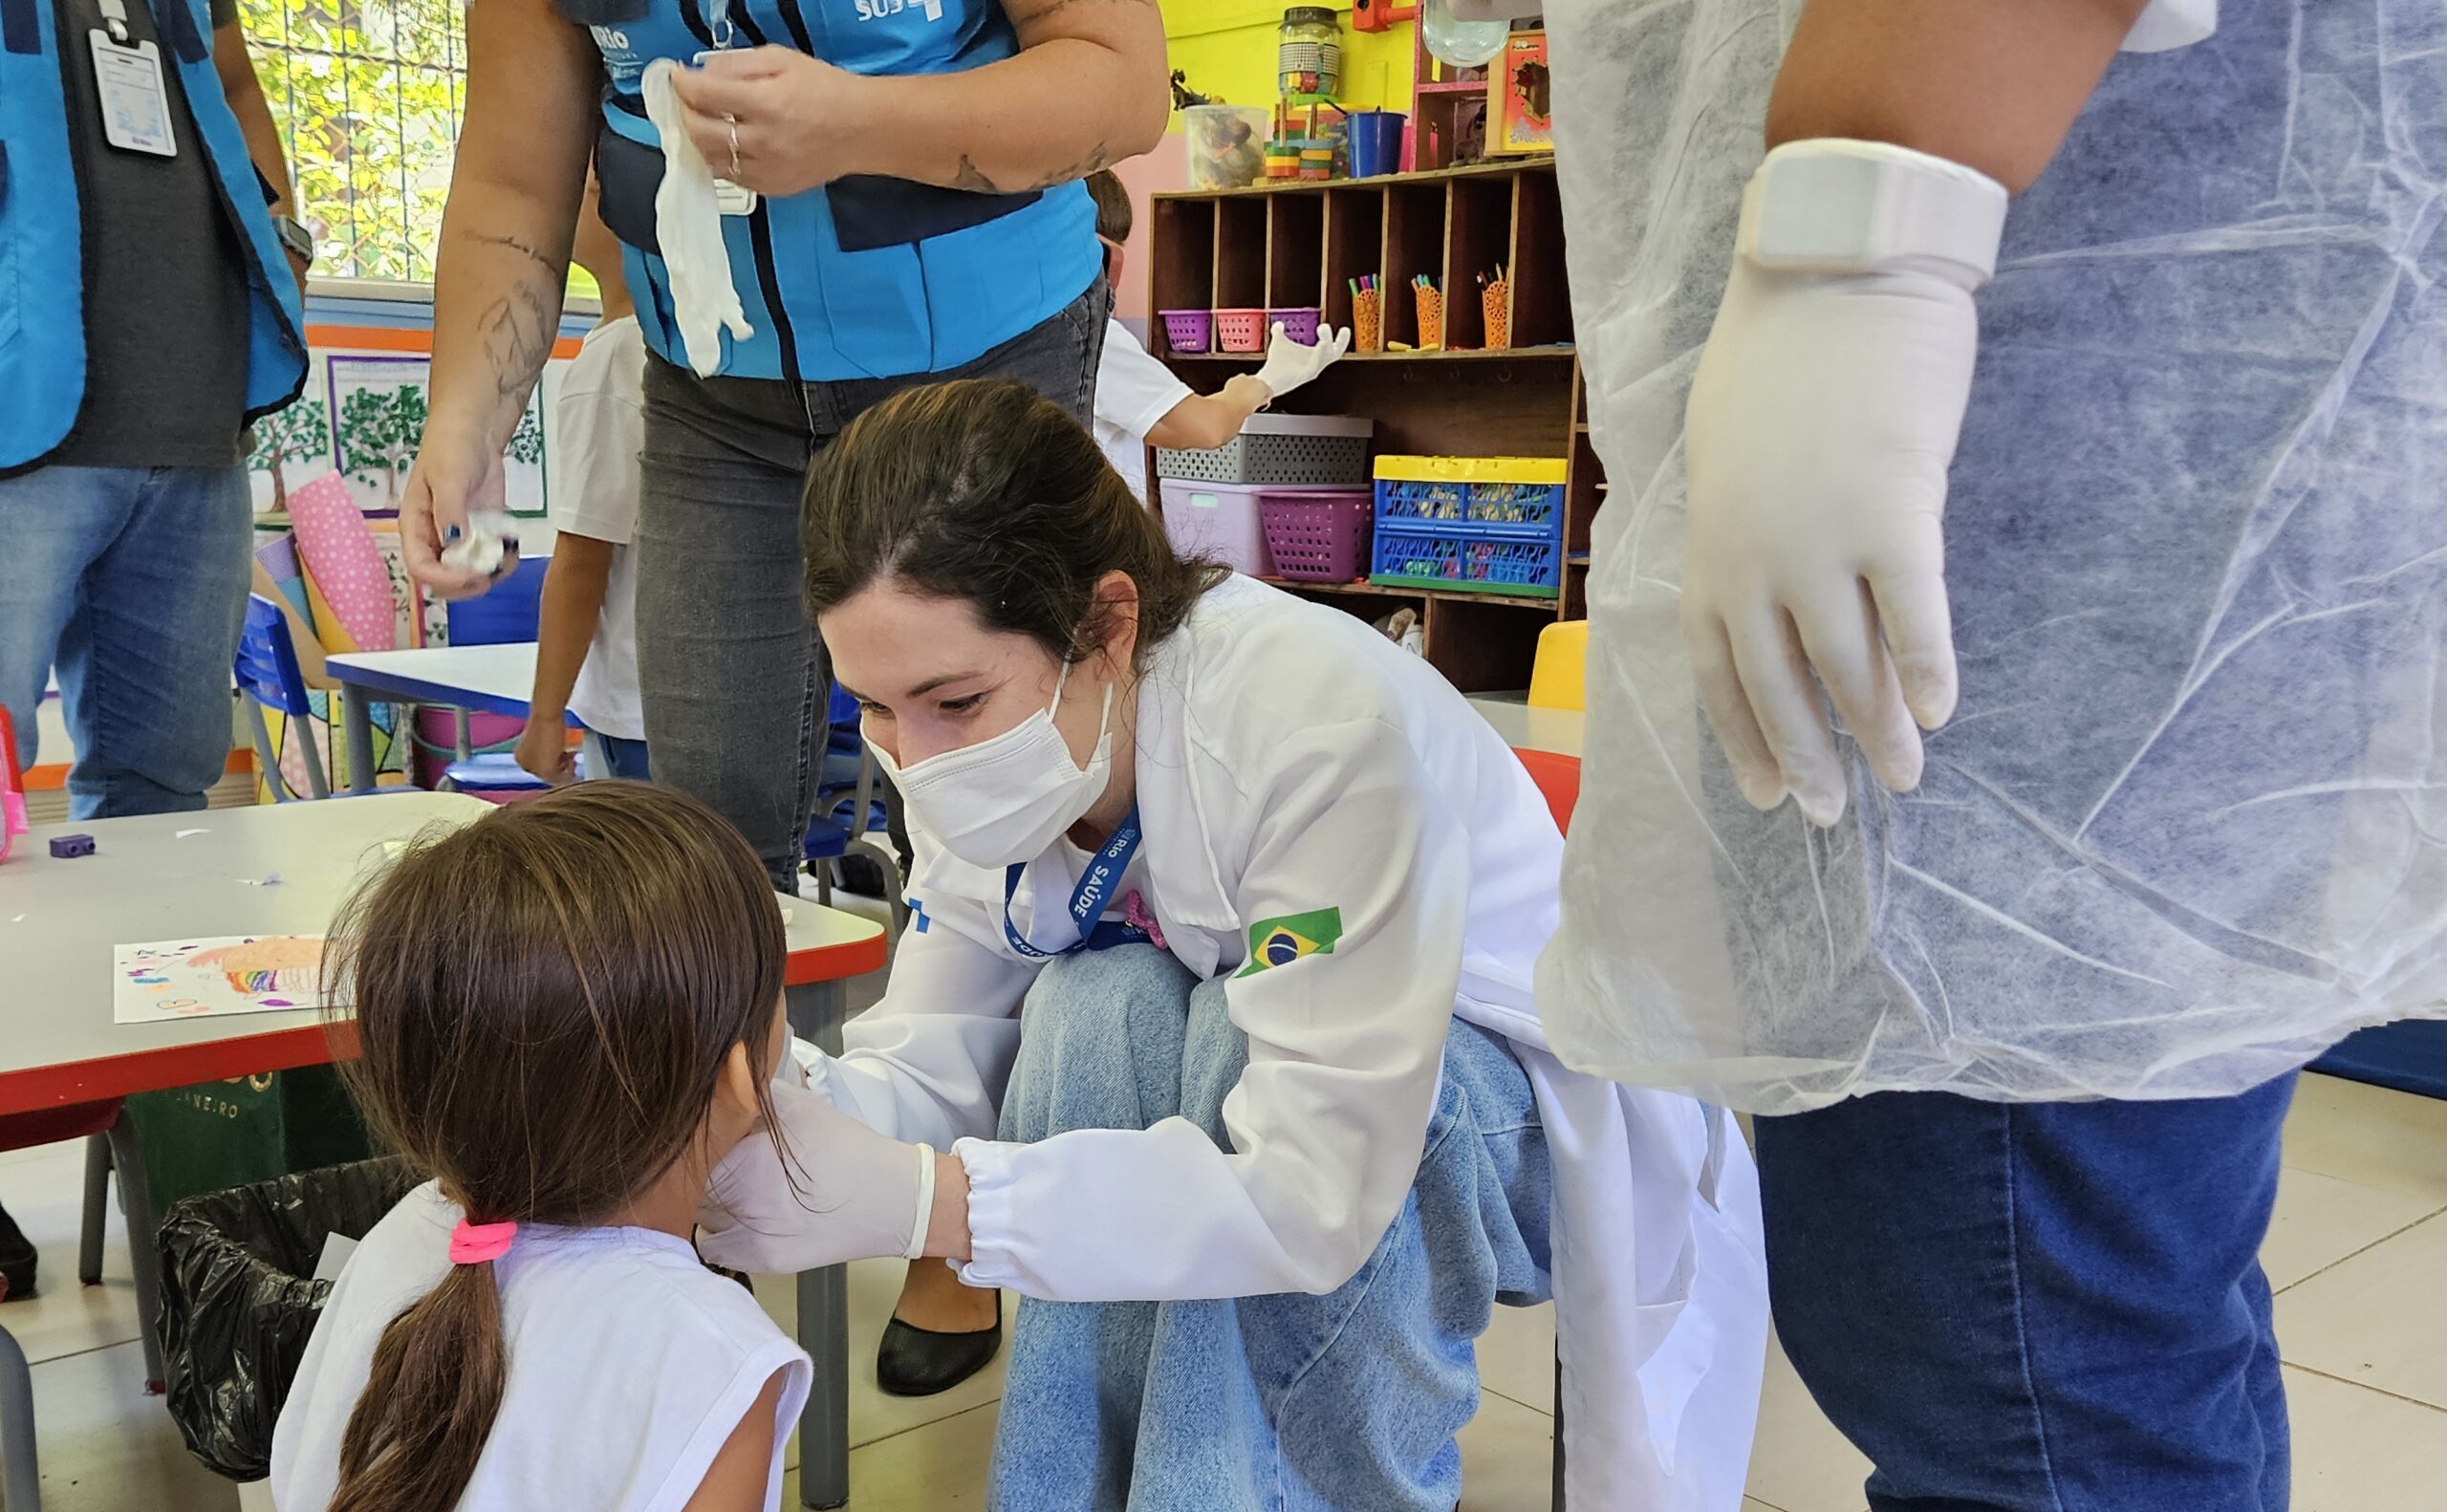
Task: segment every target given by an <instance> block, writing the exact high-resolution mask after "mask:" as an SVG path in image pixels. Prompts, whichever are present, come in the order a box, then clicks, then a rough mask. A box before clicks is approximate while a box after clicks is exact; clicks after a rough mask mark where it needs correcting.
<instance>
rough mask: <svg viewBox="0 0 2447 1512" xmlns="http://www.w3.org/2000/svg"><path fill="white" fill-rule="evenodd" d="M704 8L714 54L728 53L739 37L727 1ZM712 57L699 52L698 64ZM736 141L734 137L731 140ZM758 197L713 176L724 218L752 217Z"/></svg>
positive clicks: (708, 2)
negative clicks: (732, 22) (732, 23)
mask: <svg viewBox="0 0 2447 1512" xmlns="http://www.w3.org/2000/svg"><path fill="white" fill-rule="evenodd" d="M704 6H705V34H706V35H708V36H710V37H712V38H713V41H714V49H713V50H714V52H716V53H724V52H728V51H729V49H730V44H731V40H732V39H733V38H734V37H736V36H737V35H738V34H739V30H738V28H736V27H734V26H732V25H731V20H730V0H704ZM711 55H712V54H706V53H700V54H697V61H698V62H699V63H701V64H702V63H704V61H705V59H706V58H707V57H709V56H711ZM731 130H732V132H733V133H736V132H737V131H738V130H739V126H738V123H737V122H736V121H734V122H733V123H732V125H731ZM734 140H736V137H734ZM757 198H758V196H757V193H756V191H755V190H753V189H743V188H741V187H740V186H739V185H738V184H733V183H731V182H730V181H729V180H728V179H725V178H724V177H723V176H722V175H721V174H719V173H717V174H715V175H714V205H715V207H716V208H718V209H720V210H721V211H722V213H723V214H724V215H725V216H737V215H752V214H754V213H755V211H756V203H757Z"/></svg>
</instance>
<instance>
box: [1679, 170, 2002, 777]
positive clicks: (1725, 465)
mask: <svg viewBox="0 0 2447 1512" xmlns="http://www.w3.org/2000/svg"><path fill="white" fill-rule="evenodd" d="M1810 154H1815V155H1817V156H1816V157H1814V158H1809V159H1808V160H1807V161H1806V162H1805V163H1804V167H1805V170H1806V171H1805V174H1804V175H1802V176H1794V175H1789V174H1788V175H1787V176H1786V177H1785V178H1783V179H1782V180H1778V179H1776V178H1774V177H1772V176H1773V175H1774V174H1775V172H1776V171H1777V170H1778V168H1779V166H1780V164H1782V163H1787V162H1794V161H1795V160H1796V159H1797V158H1800V157H1802V156H1803V155H1810ZM1830 166H1831V167H1832V170H1833V171H1831V172H1824V171H1815V170H1818V169H1821V168H1826V167H1830ZM1898 170H1899V171H1900V172H1901V174H1902V179H1901V181H1900V187H1899V190H1898V188H1897V181H1895V179H1893V178H1892V177H1890V178H1889V179H1888V181H1887V192H1886V196H1885V198H1884V200H1883V201H1882V202H1881V204H1879V205H1875V206H1873V205H1866V204H1864V205H1845V204H1843V203H1841V202H1842V200H1843V198H1844V196H1845V195H1846V194H1847V193H1848V192H1851V191H1852V190H1858V191H1859V192H1860V195H1861V197H1862V198H1863V199H1864V200H1865V201H1866V200H1867V199H1869V198H1871V197H1872V194H1873V191H1872V188H1871V185H1872V184H1873V180H1874V178H1875V176H1876V175H1877V174H1878V173H1880V172H1886V173H1889V174H1890V175H1892V174H1893V173H1894V172H1895V171H1898ZM1803 184H1806V185H1808V187H1809V189H1810V191H1811V192H1810V193H1809V194H1806V195H1801V196H1797V197H1796V196H1791V195H1787V198H1786V201H1785V203H1783V204H1782V205H1777V206H1776V207H1775V208H1772V209H1771V208H1767V207H1766V202H1767V201H1768V199H1769V195H1770V194H1771V193H1773V192H1776V191H1779V190H1789V189H1792V188H1794V187H1795V186H1796V185H1803ZM1982 186H1984V189H1983V187H1982ZM1986 191H1993V194H1991V193H1989V192H1986ZM1898 192H1899V194H1900V195H1902V196H1903V197H1905V198H1908V199H1911V200H1912V201H1913V202H1914V205H1915V207H1916V209H1917V210H1918V212H1919V213H1920V214H1921V215H1922V216H1925V215H1926V213H1927V210H1928V208H1929V207H1930V206H1932V205H1938V206H1943V207H1945V208H1946V209H1948V210H1949V211H1951V212H1953V221H1952V222H1950V223H1949V224H1947V225H1945V226H1943V227H1938V228H1937V229H1936V230H1933V229H1932V228H1931V227H1929V226H1928V225H1927V224H1926V223H1925V221H1921V222H1916V221H1915V219H1914V217H1913V216H1912V215H1909V214H1901V213H1891V212H1892V210H1893V206H1894V204H1895V197H1896V195H1897V194H1898ZM2005 198H2006V197H2005V191H2004V189H2003V186H2002V185H1999V184H1996V183H1994V182H1993V181H1991V180H1989V179H1986V178H1984V177H1982V176H1981V175H1980V174H1978V173H1975V172H1973V171H1972V170H1971V169H1968V168H1964V167H1961V166H1960V165H1959V164H1956V163H1951V162H1945V161H1943V160H1941V159H1938V158H1932V157H1929V156H1927V155H1926V154H1923V153H1916V152H1910V151H1907V150H1906V149H1903V148H1899V147H1888V146H1884V145H1883V144H1873V143H1866V142H1846V141H1804V142H1795V143H1791V144H1788V145H1787V146H1785V147H1782V148H1779V149H1777V151H1776V152H1775V153H1773V154H1770V155H1769V157H1768V159H1767V162H1765V164H1763V165H1762V166H1761V168H1760V170H1759V176H1758V177H1757V178H1754V179H1753V180H1752V183H1751V188H1750V192H1749V193H1748V195H1747V196H1746V197H1745V199H1744V202H1743V220H1742V233H1741V248H1740V250H1739V251H1738V252H1737V255H1736V257H1735V259H1734V267H1733V275H1732V277H1731V279H1730V280H1729V281H1728V282H1727V284H1726V286H1725V294H1724V303H1723V304H1722V306H1721V307H1720V308H1719V310H1718V312H1717V320H1716V325H1715V328H1714V329H1713V330H1712V331H1711V332H1710V333H1709V335H1708V344H1707V347H1706V349H1705V351H1704V352H1703V353H1702V354H1701V356H1700V367H1699V372H1698V374H1697V376H1696V378H1694V380H1693V383H1692V389H1691V400H1690V409H1689V413H1688V416H1687V417H1686V430H1685V436H1684V443H1685V449H1686V461H1687V464H1688V466H1689V471H1690V526H1689V537H1688V543H1687V547H1686V551H1685V555H1684V559H1683V567H1682V628H1683V634H1684V636H1685V637H1686V639H1687V640H1688V642H1689V647H1690V652H1691V660H1692V672H1693V676H1694V678H1695V679H1696V680H1697V682H1698V684H1699V692H1700V702H1702V704H1703V705H1704V706H1705V708H1706V710H1707V716H1708V723H1709V724H1711V725H1712V726H1713V727H1714V728H1715V730H1716V733H1717V738H1718V740H1719V741H1720V742H1722V745H1723V746H1724V751H1725V756H1726V759H1727V760H1728V762H1729V763H1730V764H1731V766H1732V768H1733V773H1734V777H1735V780H1736V781H1737V782H1739V783H1740V784H1741V786H1742V790H1743V794H1744V795H1745V796H1746V797H1748V798H1749V800H1750V801H1751V802H1752V803H1754V804H1756V805H1758V806H1759V807H1760V808H1762V809H1772V808H1774V807H1775V806H1776V805H1777V804H1779V803H1781V802H1782V801H1783V800H1784V797H1785V795H1786V794H1787V793H1790V794H1791V795H1792V796H1793V797H1794V799H1795V800H1796V801H1797V802H1798V803H1799V805H1800V807H1801V810H1802V812H1803V813H1804V814H1805V815H1806V816H1807V817H1808V819H1809V820H1810V821H1811V822H1812V823H1815V824H1819V825H1832V824H1834V823H1835V822H1836V821H1837V820H1838V819H1840V818H1841V817H1842V816H1843V813H1844V804H1845V797H1846V787H1845V781H1844V768H1843V764H1842V763H1841V761H1840V760H1838V758H1837V755H1836V750H1835V741H1834V736H1833V733H1832V731H1831V730H1830V727H1829V724H1828V720H1827V715H1826V705H1825V703H1824V702H1822V701H1821V699H1820V696H1819V690H1818V686H1817V685H1816V684H1814V683H1813V682H1812V681H1811V679H1810V674H1811V673H1812V672H1815V673H1816V674H1817V676H1818V680H1819V681H1820V682H1823V683H1824V684H1825V685H1826V690H1827V694H1828V696H1829V698H1830V699H1831V701H1832V702H1833V703H1834V706H1835V710H1836V712H1837V713H1838V714H1840V715H1842V716H1843V719H1844V724H1845V725H1846V727H1847V728H1848V729H1849V730H1850V731H1851V735H1852V738H1853V739H1854V740H1856V741H1858V742H1859V743H1860V745H1861V748H1862V751H1863V753H1864V754H1865V755H1867V757H1868V758H1869V762H1870V767H1871V769H1872V770H1873V772H1874V773H1875V774H1876V775H1877V778H1878V780H1879V781H1881V782H1883V783H1884V784H1885V785H1886V786H1887V787H1889V788H1894V789H1895V790H1896V791H1898V792H1900V791H1908V790H1909V789H1911V788H1914V787H1916V785H1917V784H1918V783H1919V780H1920V767H1921V747H1920V736H1919V731H1918V730H1916V729H1915V728H1914V727H1913V722H1914V721H1915V720H1917V721H1918V723H1919V724H1920V725H1921V726H1922V727H1923V728H1927V729H1935V728H1937V727H1938V725H1940V724H1944V723H1945V721H1946V720H1947V719H1948V718H1949V717H1950V716H1951V715H1952V714H1953V712H1954V704H1955V696H1956V680H1955V658H1954V634H1953V627H1952V624H1951V621H1950V618H1949V613H1948V608H1947V603H1946V589H1945V535H1944V529H1943V519H1944V515H1945V503H1946V469H1947V466H1948V465H1949V464H1951V463H1952V462H1953V460H1954V449H1955V442H1956V440H1957V438H1958V436H1959V435H1960V431H1961V428H1962V413H1963V406H1964V403H1965V401H1966V400H1968V399H1969V397H1970V390H1971V371H1972V361H1973V357H1974V356H1975V355H1976V352H1977V349H1978V346H1979V334H1980V328H1979V322H1978V319H1977V317H1976V315H1975V313H1974V312H1973V309H1972V301H1971V294H1972V291H1973V290H1975V289H1977V288H1978V287H1979V286H1980V285H1981V283H1982V282H1984V281H1985V280H1986V277H1987V273H1988V270H1989V269H1990V268H1993V266H1994V262H1995V248H1996V234H1995V233H1996V231H1997V229H1999V228H2001V227H2002V226H2003V219H2004V210H2005ZM1796 199H1799V200H1800V201H1801V202H1803V203H1794V201H1795V200H1796ZM1991 212H1993V219H1992V220H1991V221H1990V223H1989V224H1988V226H1987V227H1984V228H1983V227H1981V226H1980V225H1978V224H1976V223H1977V221H1978V219H1979V217H1980V216H1981V215H1987V214H1990V213H1991ZM1771 216H1781V217H1782V219H1781V220H1770V221H1767V222H1766V223H1765V224H1768V225H1774V226H1779V227H1786V228H1793V227H1799V228H1800V229H1801V232H1802V233H1804V234H1799V235H1798V237H1796V236H1793V235H1787V236H1785V237H1783V238H1781V239H1779V238H1770V239H1769V240H1770V241H1771V242H1772V243H1773V246H1774V248H1790V247H1792V246H1796V245H1801V246H1806V245H1807V244H1808V242H1809V241H1810V240H1811V237H1810V236H1809V235H1808V234H1806V233H1807V232H1808V231H1809V229H1810V228H1812V227H1825V226H1830V225H1832V226H1844V225H1849V224H1854V223H1867V224H1872V225H1881V226H1883V227H1886V230H1887V235H1888V237H1889V238H1890V242H1891V243H1892V240H1893V238H1895V237H1896V236H1900V237H1902V238H1904V239H1905V240H1904V241H1903V242H1902V243H1901V244H1900V245H1889V246H1887V247H1886V248H1884V249H1883V250H1882V251H1881V253H1880V254H1879V255H1878V256H1876V257H1875V258H1874V259H1873V261H1874V267H1875V270H1873V271H1858V272H1830V271H1798V270H1792V266H1793V265H1794V264H1795V263H1797V262H1799V263H1803V264H1807V263H1808V257H1807V256H1806V255H1805V256H1795V255H1792V254H1791V253H1790V252H1789V251H1787V253H1786V255H1783V256H1782V257H1776V256H1773V255H1768V256H1762V255H1758V253H1757V249H1758V248H1760V246H1761V236H1760V227H1761V226H1762V224H1763V217H1771ZM1964 221H1969V222H1972V223H1974V224H1970V225H1963V224H1960V223H1961V222H1964ZM1940 231H1941V232H1942V233H1943V234H1939V232H1940ZM1916 234H1917V235H1919V236H1920V237H1922V238H1923V239H1924V240H1925V241H1927V242H1928V243H1930V244H1932V245H1936V246H1939V247H1941V248H1944V249H1945V250H1946V251H1947V252H1949V253H1954V254H1960V253H1961V250H1962V248H1963V247H1964V246H1965V245H1966V244H1969V245H1973V246H1977V245H1978V244H1980V243H1981V240H1982V238H1983V236H1984V239H1985V246H1986V248H1987V251H1986V265H1985V266H1981V267H1972V266H1967V265H1966V264H1965V263H1964V262H1963V261H1960V260H1959V258H1958V256H1923V255H1916V254H1915V252H1914V250H1913V248H1912V246H1911V243H1910V238H1912V237H1913V236H1915V235H1916ZM1841 239H1842V238H1840V237H1834V238H1830V241H1840V240H1841ZM1771 252H1772V248H1771ZM1768 262H1774V263H1777V264H1778V265H1779V266H1775V267H1770V266H1763V264H1764V263H1768Z"/></svg>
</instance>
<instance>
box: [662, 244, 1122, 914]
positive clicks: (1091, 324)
mask: <svg viewBox="0 0 2447 1512" xmlns="http://www.w3.org/2000/svg"><path fill="white" fill-rule="evenodd" d="M1109 304H1110V301H1109V299H1108V296H1107V294H1106V292H1105V287H1104V285H1103V283H1102V282H1098V283H1097V284H1096V285H1095V286H1094V288H1091V289H1090V290H1089V291H1088V292H1086V293H1084V294H1082V295H1080V296H1079V297H1078V298H1077V299H1075V300H1073V301H1072V303H1071V304H1070V305H1069V306H1068V307H1066V308H1065V309H1064V310H1063V311H1062V312H1061V313H1059V314H1056V315H1054V316H1053V317H1052V318H1050V319H1049V320H1047V321H1046V322H1044V323H1043V324H1042V325H1039V326H1038V327H1036V328H1035V329H1034V330H1032V331H1028V332H1024V333H1022V334H1021V335H1017V336H1015V337H1013V338H1012V339H1011V340H1009V341H1007V342H1005V343H1004V344H1003V345H1001V346H999V347H997V348H995V349H994V350H993V351H991V352H988V353H986V354H985V356H982V357H979V358H978V359H977V360H976V361H974V362H970V363H968V364H966V365H965V366H963V367H960V368H956V369H953V370H952V371H950V372H945V373H932V374H927V373H920V374H913V375H911V376H910V377H907V378H859V379H855V380H850V381H844V382H833V383H808V384H798V383H786V382H780V381H777V380H773V379H769V378H698V377H696V376H695V375H693V374H691V373H689V372H688V371H687V370H686V369H685V368H680V367H674V366H673V365H672V364H670V363H668V362H665V361H663V360H662V359H660V357H649V358H647V359H646V372H645V415H646V439H645V453H644V455H643V457H642V458H641V459H640V463H641V465H642V468H643V472H642V474H641V476H642V479H643V489H644V491H643V493H642V494H641V495H640V496H639V505H638V508H639V513H638V533H637V540H636V544H635V550H636V552H637V564H638V565H637V575H638V691H639V696H640V699H641V702H643V705H644V709H645V721H646V739H647V740H648V741H650V742H652V743H653V745H654V755H655V766H656V769H657V770H658V771H659V772H660V773H661V780H662V781H663V782H664V783H665V784H667V785H669V786H671V787H674V788H679V789H680V790H681V791H682V792H684V793H687V794H688V795H689V796H691V797H694V798H700V799H703V800H704V802H705V803H706V804H708V805H710V806H711V807H712V808H713V810H714V811H715V812H716V813H719V814H721V815H722V816H723V817H724V818H725V819H728V820H729V821H730V822H731V823H732V824H733V825H734V826H736V827H737V828H738V830H739V832H740V833H742V834H744V835H746V836H747V843H748V844H749V845H752V846H754V847H755V848H756V853H757V854H758V855H760V856H762V857H764V860H765V868H766V870H767V871H768V872H769V873H770V874H771V875H772V878H773V885H774V886H775V887H776V888H778V889H780V890H781V891H782V892H785V893H789V892H791V891H792V890H793V889H794V888H795V887H796V885H797V879H798V874H799V868H800V866H801V865H802V863H803V860H804V853H803V845H804V842H805V840H806V837H807V829H808V817H809V814H810V811H811V810H812V809H813V807H814V803H815V794H816V788H817V784H818V779H819V772H820V767H819V764H820V763H821V762H822V760H823V757H824V749H825V744H826V738H827V736H828V734H829V733H830V732H829V730H828V729H827V727H826V724H825V712H826V704H827V702H828V695H829V692H830V688H831V684H832V676H831V672H830V670H829V668H828V666H827V664H826V663H825V661H824V660H823V657H822V649H823V648H822V646H821V645H820V644H819V643H818V641H817V639H816V636H815V627H814V626H813V625H812V624H810V623H809V622H808V617H807V571H806V566H807V564H806V560H805V556H804V554H803V551H802V550H801V545H800V541H799V504H800V500H801V497H802V496H803V495H804V494H805V493H806V492H807V470H808V465H809V464H810V463H811V462H812V460H813V459H814V457H815V456H816V454H817V453H819V452H821V451H822V450H823V449H824V448H825V447H826V446H829V445H831V444H832V443H833V440H834V437H836V436H838V435H839V434H840V433H841V432H842V431H843V430H845V429H847V428H848V426H849V424H850V422H851V421H854V420H855V419H857V418H858V416H859V415H861V414H863V413H865V412H866V411H867V410H868V409H870V408H872V407H873V406H875V405H877V404H880V403H882V402H883V401H884V400H887V399H889V398H891V397H892V396H893V395H894V394H897V393H899V391H901V390H902V389H907V388H915V387H917V386H918V385H920V384H921V383H939V382H942V381H943V380H945V379H948V378H1017V379H1019V380H1020V381H1022V382H1025V383H1027V384H1028V385H1029V387H1031V388H1034V389H1035V390H1036V391H1037V392H1039V393H1041V394H1043V395H1044V396H1045V397H1046V398H1048V399H1050V400H1053V401H1054V402H1055V403H1057V404H1060V405H1061V406H1062V407H1063V408H1065V409H1067V410H1069V411H1070V412H1071V414H1072V418H1073V419H1075V420H1077V421H1079V423H1081V424H1082V425H1085V424H1086V423H1087V422H1088V418H1089V415H1090V413H1091V411H1093V409H1094V399H1095V387H1096V356H1097V353H1098V352H1099V351H1100V350H1101V349H1102V346H1103V342H1104V331H1105V313H1106V310H1107V308H1108V307H1109ZM854 775H855V773H854Z"/></svg>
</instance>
